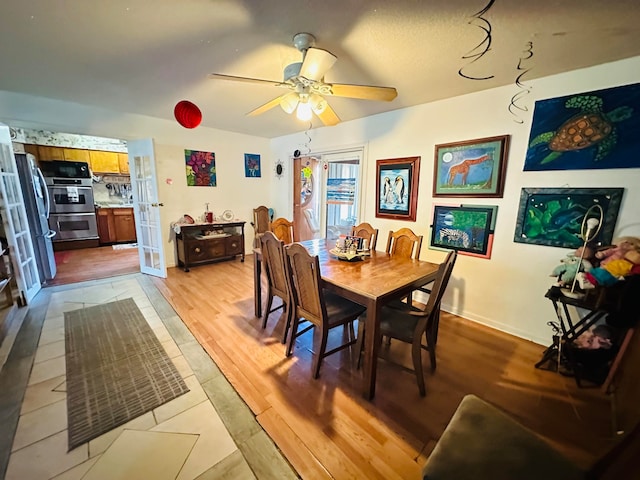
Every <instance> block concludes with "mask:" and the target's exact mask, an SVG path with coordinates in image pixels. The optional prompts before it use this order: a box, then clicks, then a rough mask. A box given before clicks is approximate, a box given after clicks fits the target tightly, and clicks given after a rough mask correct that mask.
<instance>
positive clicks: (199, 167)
mask: <svg viewBox="0 0 640 480" xmlns="http://www.w3.org/2000/svg"><path fill="white" fill-rule="evenodd" d="M184 158H185V162H186V164H187V185H188V186H190V187H215V186H216V185H217V183H218V182H217V180H216V154H215V153H213V152H201V151H198V150H185V151H184Z"/></svg>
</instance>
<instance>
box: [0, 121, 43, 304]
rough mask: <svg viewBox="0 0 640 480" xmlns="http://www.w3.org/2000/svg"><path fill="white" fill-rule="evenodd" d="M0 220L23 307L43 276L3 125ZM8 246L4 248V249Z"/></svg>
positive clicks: (8, 140)
mask: <svg viewBox="0 0 640 480" xmlns="http://www.w3.org/2000/svg"><path fill="white" fill-rule="evenodd" d="M0 216H2V226H3V229H4V235H3V236H4V237H5V238H6V242H7V245H8V246H9V249H10V253H11V258H12V260H13V265H12V266H13V273H14V276H15V278H16V283H17V285H18V289H19V291H20V303H22V304H25V303H29V302H30V301H31V299H33V297H34V296H35V295H36V294H37V293H38V292H39V291H40V289H41V288H42V285H41V283H40V275H39V274H38V265H37V263H36V258H35V255H34V251H33V243H32V242H31V234H30V233H29V221H28V220H27V212H26V210H25V207H24V200H23V198H22V189H21V188H20V178H19V177H18V168H17V166H16V159H15V157H14V156H13V146H12V145H11V135H10V133H9V127H7V126H6V125H0ZM7 245H2V248H4V247H6V246H7Z"/></svg>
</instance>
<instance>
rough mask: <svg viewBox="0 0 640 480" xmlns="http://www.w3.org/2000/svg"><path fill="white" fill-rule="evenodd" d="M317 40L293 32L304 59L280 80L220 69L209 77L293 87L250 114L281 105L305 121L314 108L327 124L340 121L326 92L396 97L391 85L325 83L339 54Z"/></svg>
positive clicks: (346, 95)
mask: <svg viewBox="0 0 640 480" xmlns="http://www.w3.org/2000/svg"><path fill="white" fill-rule="evenodd" d="M315 40H316V39H315V37H314V36H313V35H311V34H310V33H297V34H296V35H294V37H293V45H294V46H295V47H296V48H297V49H298V50H299V51H300V52H302V62H295V63H292V64H290V65H287V66H286V67H285V69H284V80H283V81H281V82H280V81H277V80H262V79H259V78H248V77H236V76H233V75H223V74H220V73H211V74H209V78H212V79H220V80H232V81H236V82H248V83H259V84H264V85H272V86H274V87H281V88H286V89H288V90H290V92H287V93H284V94H283V95H280V96H279V97H276V98H274V99H273V100H270V101H269V102H267V103H265V104H264V105H261V106H259V107H258V108H256V109H255V110H252V111H251V112H249V113H247V115H249V116H253V115H259V114H261V113H264V112H266V111H267V110H270V109H272V108H273V107H276V106H278V105H280V107H282V109H283V110H284V111H285V112H287V113H293V112H294V111H295V112H296V116H297V117H298V118H299V119H300V120H304V121H308V120H311V116H312V112H313V113H315V114H316V115H317V116H318V118H320V120H321V121H322V123H323V124H324V125H327V126H330V125H336V124H337V123H339V122H340V118H338V115H337V114H336V112H334V110H333V109H332V108H331V106H330V105H329V104H328V103H327V101H326V100H325V98H324V96H334V97H347V98H359V99H363V100H382V101H385V102H390V101H391V100H393V99H394V98H396V96H397V95H398V92H397V91H396V89H395V88H392V87H376V86H373V85H349V84H344V83H326V82H325V81H324V74H325V73H326V72H327V71H328V70H329V69H330V68H331V67H332V66H333V64H334V63H335V62H336V60H337V58H336V56H335V55H333V54H332V53H330V52H328V51H326V50H322V49H320V48H314V47H313V46H314V45H315Z"/></svg>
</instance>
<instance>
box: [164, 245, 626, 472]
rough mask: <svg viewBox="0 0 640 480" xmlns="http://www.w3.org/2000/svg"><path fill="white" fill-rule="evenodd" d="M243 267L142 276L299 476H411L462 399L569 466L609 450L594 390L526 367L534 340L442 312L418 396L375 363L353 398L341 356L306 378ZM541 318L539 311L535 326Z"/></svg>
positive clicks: (606, 411)
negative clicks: (498, 413)
mask: <svg viewBox="0 0 640 480" xmlns="http://www.w3.org/2000/svg"><path fill="white" fill-rule="evenodd" d="M252 261H253V256H252V255H249V256H247V260H246V261H245V262H244V263H241V262H240V261H239V260H235V261H227V262H220V263H216V264H211V265H205V266H199V267H194V268H193V269H191V271H190V272H188V273H185V272H184V271H182V270H181V269H178V268H171V269H169V271H168V278H166V279H159V278H154V280H153V281H154V284H155V285H156V286H157V288H158V289H159V290H160V291H161V292H162V293H163V295H164V296H165V298H166V299H167V300H168V301H169V303H170V304H171V305H172V306H173V308H174V309H175V310H176V312H177V313H178V315H179V316H180V317H181V318H182V320H183V321H184V323H185V324H186V325H187V327H188V328H189V329H190V330H191V332H192V333H193V335H194V336H195V337H196V338H197V339H198V341H199V342H200V343H201V344H202V346H203V348H204V349H205V350H206V351H207V352H208V353H209V355H210V356H211V357H212V358H213V359H214V361H215V362H216V363H217V364H218V366H219V367H220V369H221V370H222V371H223V372H224V374H225V376H226V377H227V378H228V379H229V381H230V382H231V383H232V384H233V386H234V387H235V388H236V390H237V391H238V392H239V394H240V395H241V396H242V398H243V399H244V401H245V402H246V403H247V404H248V405H249V407H250V408H251V410H252V411H253V412H254V414H255V415H256V417H257V420H258V421H259V422H260V424H261V425H262V426H263V428H264V429H265V430H266V431H267V433H268V434H269V435H270V436H271V437H272V438H273V440H274V441H275V442H276V444H277V445H278V447H279V448H280V449H281V450H282V451H283V453H284V455H285V456H286V457H287V459H288V460H289V461H290V462H291V464H292V465H293V466H294V468H295V469H296V470H297V471H298V472H299V474H300V475H301V476H302V477H303V478H311V479H315V478H338V479H342V478H358V479H361V478H367V479H375V478H379V479H394V478H397V479H406V478H419V472H420V469H421V467H422V465H423V464H424V462H425V460H426V458H427V457H428V455H429V453H430V452H431V450H432V449H433V447H434V446H435V443H436V442H437V440H438V438H439V437H440V435H441V434H442V432H443V430H444V428H445V426H446V425H447V423H448V421H449V419H450V418H451V416H452V415H453V412H454V411H455V409H456V407H457V405H458V403H459V402H460V400H461V399H462V398H463V396H464V395H465V394H467V393H474V394H476V395H478V396H479V397H481V398H483V399H485V400H487V401H489V402H491V403H493V404H495V405H497V406H498V407H500V408H502V409H503V410H505V411H507V412H508V413H509V414H510V415H512V416H513V417H514V418H516V419H517V420H519V421H520V422H521V423H523V424H524V425H526V426H527V427H529V428H531V429H533V430H534V431H536V432H537V433H539V434H540V435H541V436H542V437H543V438H544V439H545V440H547V441H548V442H550V443H551V444H552V445H553V446H554V447H555V448H557V449H558V450H559V451H560V452H561V453H563V454H564V455H566V456H567V457H568V458H570V459H572V460H573V461H574V462H576V463H577V464H579V465H581V466H588V465H589V464H590V463H591V462H592V461H593V460H595V459H596V458H597V457H598V456H600V455H601V454H602V453H603V452H605V451H606V450H608V449H609V448H610V447H611V445H613V443H614V439H613V437H612V435H611V431H610V430H611V427H610V424H611V423H610V422H611V416H610V406H609V399H608V398H607V397H606V396H605V395H603V394H602V393H601V392H600V390H599V389H595V388H592V389H589V388H578V387H577V386H576V384H575V381H574V379H573V378H568V377H563V376H561V375H559V374H557V373H554V372H549V371H543V370H538V369H535V368H534V364H535V363H536V362H537V361H538V360H539V359H540V357H541V355H542V352H543V350H544V348H543V347H541V346H540V345H536V344H534V343H531V342H528V341H525V340H522V339H519V338H516V337H513V336H510V335H507V334H504V333H501V332H498V331H495V330H493V329H490V328H487V327H484V326H482V325H479V324H475V323H473V322H470V321H467V320H464V319H462V318H459V317H456V316H453V315H450V314H445V315H443V317H442V320H441V324H440V335H439V339H438V370H437V372H436V373H435V374H434V375H430V374H429V373H427V376H426V384H427V395H426V397H424V398H422V397H420V396H419V394H418V388H417V385H416V380H415V376H414V374H413V373H412V372H409V371H405V370H403V369H401V368H399V367H398V366H395V365H392V364H391V363H389V362H386V361H383V360H379V362H380V363H379V367H378V380H377V390H376V397H375V399H374V400H373V401H372V402H369V401H366V400H364V399H363V398H362V397H361V395H360V376H361V372H360V371H358V370H356V369H355V368H354V367H353V366H352V360H353V357H352V353H351V352H350V351H349V350H344V351H342V352H339V353H337V354H334V355H332V356H330V357H328V358H326V359H325V362H324V363H323V366H322V371H321V376H320V378H319V379H318V380H313V379H312V378H311V364H312V351H313V333H312V332H308V333H307V334H306V335H304V336H302V337H301V338H300V339H299V341H298V343H297V346H296V348H295V350H294V354H293V356H292V357H290V358H286V357H285V356H284V351H285V349H284V345H282V344H281V343H280V338H281V333H282V322H280V321H279V315H280V313H279V312H276V313H273V314H272V315H271V317H270V319H269V322H268V325H267V328H266V329H265V330H262V329H261V320H260V319H258V318H255V317H254V315H253V265H252ZM265 287H266V286H265ZM263 291H264V290H263ZM552 317H553V311H552V308H551V306H550V309H549V318H541V319H540V321H541V322H546V321H548V320H549V319H552ZM335 330H337V332H336V333H335V335H342V334H343V331H342V330H341V329H335ZM331 341H332V340H331V339H330V344H329V348H331ZM333 341H337V339H336V338H335V337H334V338H333ZM388 354H389V356H390V357H392V358H394V359H395V360H396V361H402V362H403V363H404V365H411V361H410V357H409V349H407V348H406V345H404V344H400V343H398V342H394V343H393V344H392V345H391V347H390V348H389V352H388ZM424 360H425V366H426V367H427V368H426V371H427V372H428V371H429V368H428V358H427V356H426V355H425V356H424ZM487 441H490V439H487Z"/></svg>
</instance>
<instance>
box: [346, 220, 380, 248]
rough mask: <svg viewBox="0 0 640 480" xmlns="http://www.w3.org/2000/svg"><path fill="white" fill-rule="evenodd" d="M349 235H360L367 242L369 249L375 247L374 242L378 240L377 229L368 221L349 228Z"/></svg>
mask: <svg viewBox="0 0 640 480" xmlns="http://www.w3.org/2000/svg"><path fill="white" fill-rule="evenodd" d="M351 235H353V236H356V237H362V238H364V239H366V240H367V241H368V242H369V250H375V249H376V243H377V242H378V229H377V228H373V227H372V226H371V225H370V224H369V223H366V222H364V223H361V224H360V225H356V226H354V227H353V228H352V229H351Z"/></svg>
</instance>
